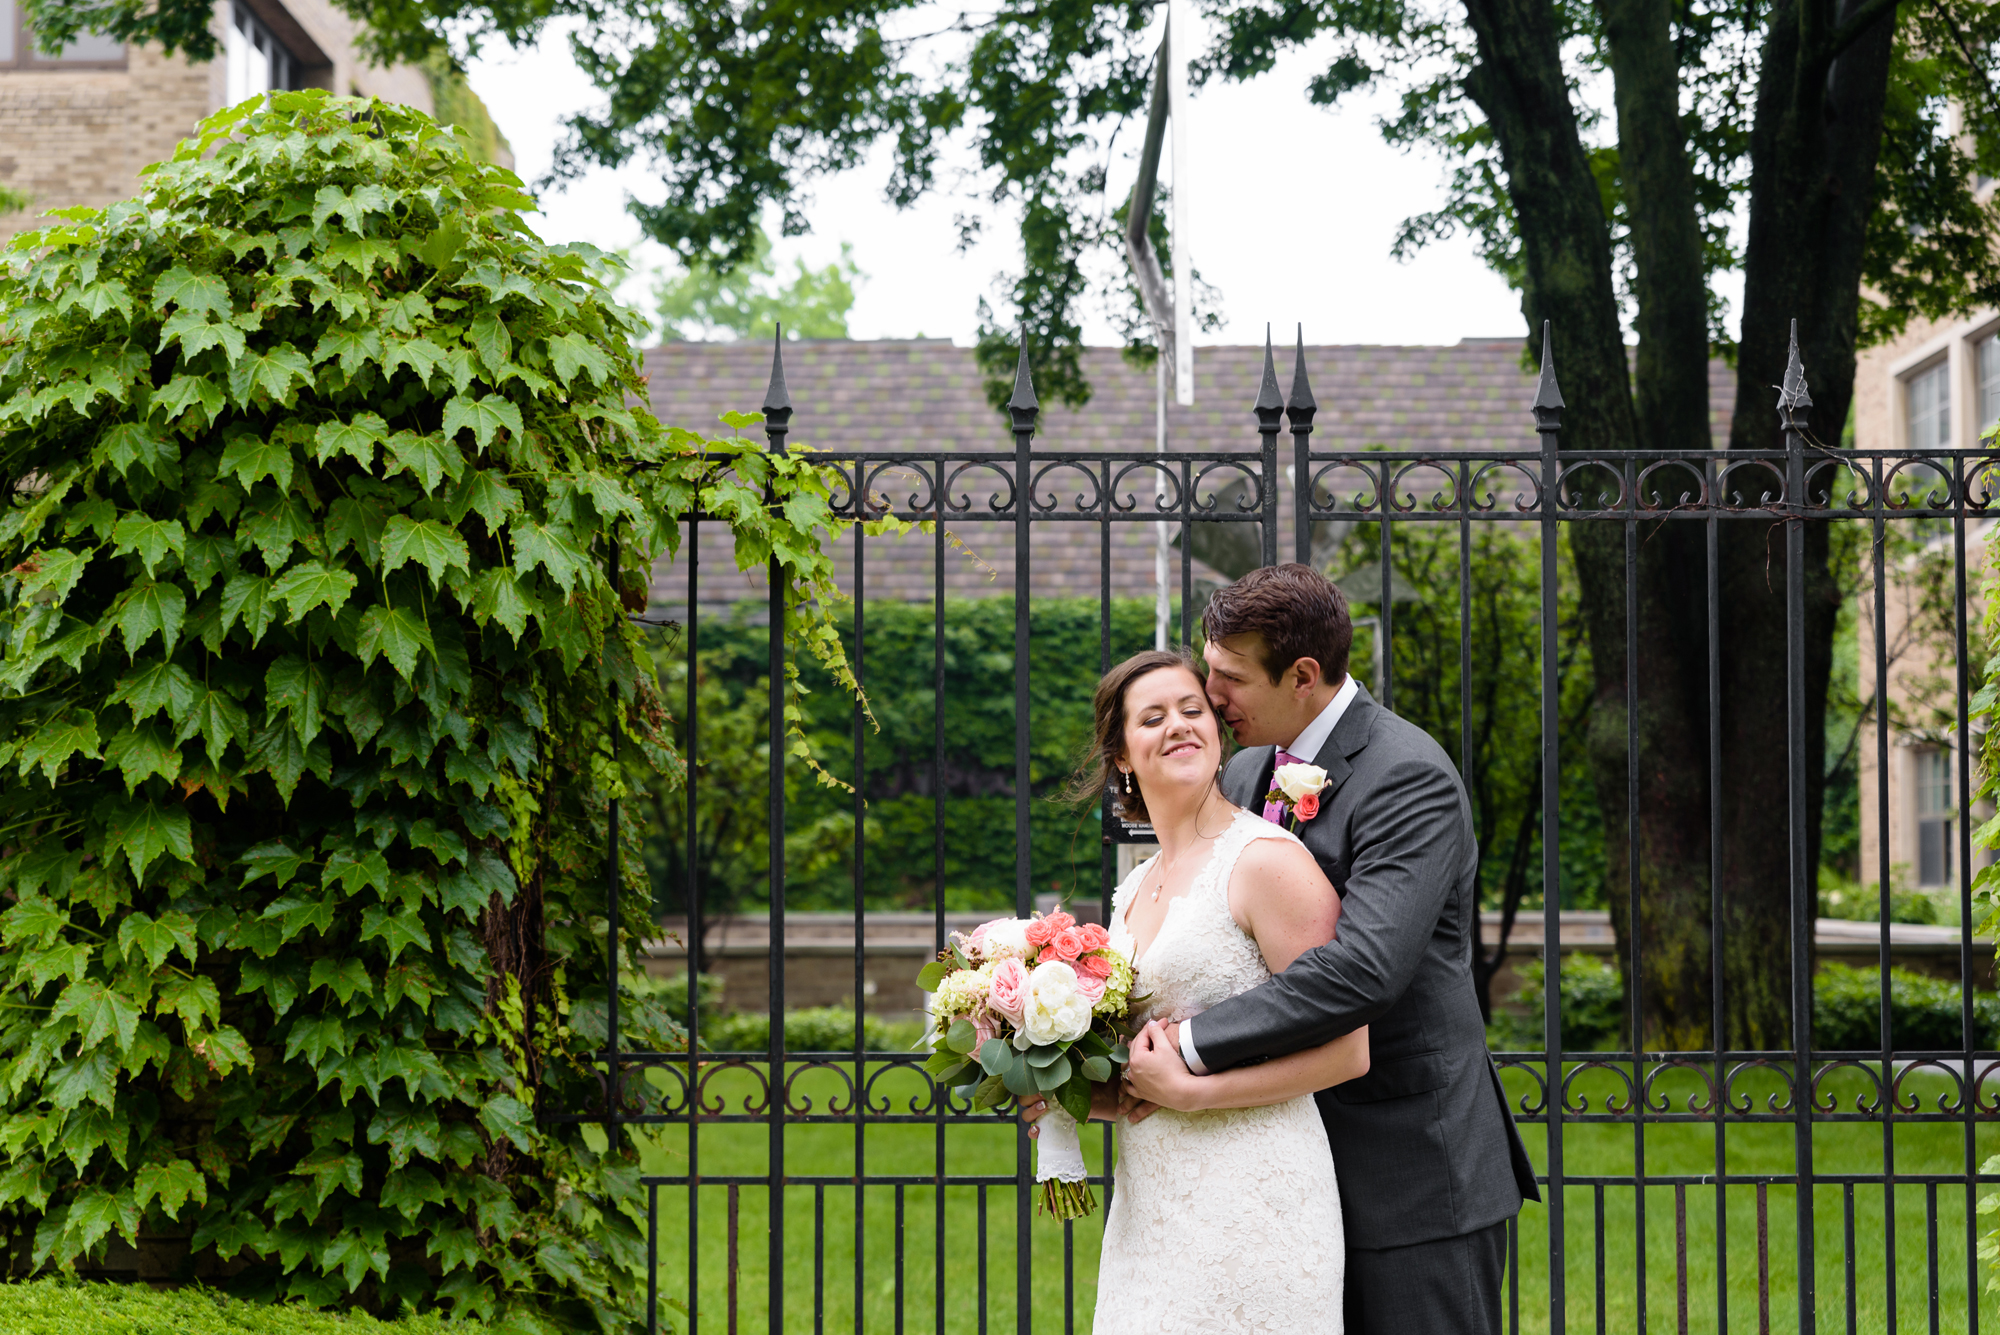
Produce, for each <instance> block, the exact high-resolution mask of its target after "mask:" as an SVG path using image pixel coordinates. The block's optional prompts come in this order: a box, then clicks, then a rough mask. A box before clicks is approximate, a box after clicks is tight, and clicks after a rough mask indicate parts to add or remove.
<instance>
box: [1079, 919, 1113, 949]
mask: <svg viewBox="0 0 2000 1335" xmlns="http://www.w3.org/2000/svg"><path fill="white" fill-rule="evenodd" d="M1076 930H1077V931H1078V932H1081V933H1082V934H1083V948H1084V949H1085V950H1102V949H1104V948H1105V947H1106V946H1108V945H1110V944H1111V933H1109V932H1107V931H1105V930H1104V929H1103V928H1102V927H1100V926H1099V925H1098V924H1096V923H1094V922H1087V923H1085V924H1084V925H1083V926H1081V927H1079V928H1077V929H1076Z"/></svg>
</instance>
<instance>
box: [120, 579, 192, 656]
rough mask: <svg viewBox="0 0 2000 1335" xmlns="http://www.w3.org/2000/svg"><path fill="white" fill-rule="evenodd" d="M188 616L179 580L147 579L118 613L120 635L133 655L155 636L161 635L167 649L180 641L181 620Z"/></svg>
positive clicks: (127, 652)
mask: <svg viewBox="0 0 2000 1335" xmlns="http://www.w3.org/2000/svg"><path fill="white" fill-rule="evenodd" d="M186 620H187V595H186V594H185V593H183V592H181V589H180V586H179V585H177V584H161V583H156V582H154V581H152V580H148V581H146V582H145V583H144V584H141V585H140V586H139V587H138V588H136V589H133V590H131V591H130V592H129V593H127V594H126V596H125V598H124V599H123V604H122V606H121V607H120V609H119V611H118V612H117V614H116V616H115V623H116V625H117V627H118V633H119V635H120V636H121V637H122V638H123V639H124V641H125V653H126V656H127V657H130V656H132V655H134V654H137V653H138V652H139V649H140V647H141V646H143V645H144V644H145V643H146V642H147V641H148V640H150V639H152V638H153V636H155V635H158V636H159V637H160V642H161V644H163V645H165V646H166V650H167V652H168V653H172V652H173V651H174V645H176V644H178V643H179V642H180V638H181V623H182V622H184V621H186Z"/></svg>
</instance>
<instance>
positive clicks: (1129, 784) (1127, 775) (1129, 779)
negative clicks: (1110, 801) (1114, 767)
mask: <svg viewBox="0 0 2000 1335" xmlns="http://www.w3.org/2000/svg"><path fill="white" fill-rule="evenodd" d="M1123 773H1124V775H1125V791H1126V792H1128V793H1129V792H1131V791H1132V771H1131V770H1129V769H1128V770H1125V771H1123Z"/></svg>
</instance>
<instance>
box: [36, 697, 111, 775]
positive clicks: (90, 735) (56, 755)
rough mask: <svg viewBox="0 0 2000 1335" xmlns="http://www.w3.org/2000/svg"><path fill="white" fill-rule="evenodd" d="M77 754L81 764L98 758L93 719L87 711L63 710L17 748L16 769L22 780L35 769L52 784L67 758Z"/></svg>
mask: <svg viewBox="0 0 2000 1335" xmlns="http://www.w3.org/2000/svg"><path fill="white" fill-rule="evenodd" d="M79 753H81V754H82V756H83V758H84V759H85V760H96V759H97V758H98V750H97V716H96V715H95V714H92V713H91V712H90V711H89V710H87V709H68V710H64V711H63V713H62V714H61V715H59V716H58V717H57V718H56V719H55V720H54V721H53V722H50V723H45V724H43V725H42V726H41V727H39V728H37V729H36V730H35V731H34V733H33V734H32V735H31V736H29V737H28V738H27V740H26V741H24V742H23V743H22V744H21V753H20V754H21V760H20V764H19V766H18V769H19V772H20V774H21V775H22V776H23V777H24V778H25V777H26V776H27V773H28V771H29V770H31V769H34V768H35V767H36V766H38V765H39V766H40V767H41V770H42V775H43V777H45V778H46V779H48V781H49V782H50V783H54V782H55V781H56V776H57V775H59V774H61V773H62V769H63V766H65V765H67V764H69V760H70V757H71V756H74V755H77V754H79Z"/></svg>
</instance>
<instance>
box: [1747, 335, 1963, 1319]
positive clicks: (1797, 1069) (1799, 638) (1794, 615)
mask: <svg viewBox="0 0 2000 1335" xmlns="http://www.w3.org/2000/svg"><path fill="white" fill-rule="evenodd" d="M1811 407H1812V398H1811V396H1810V395H1808V394H1807V393H1806V373H1805V368H1804V367H1803V366H1802V365H1800V363H1799V322H1798V321H1797V320H1794V321H1792V342H1791V348H1790V351H1789V354H1788V357H1787V360H1786V364H1785V383H1784V387H1783V388H1782V389H1781V390H1780V391H1779V395H1778V423H1779V425H1780V427H1782V428H1783V430H1784V433H1785V675H1786V682H1787V690H1786V707H1785V744H1786V747H1787V749H1788V751H1789V753H1790V764H1789V765H1788V766H1787V770H1788V772H1789V775H1790V781H1789V783H1788V784H1787V787H1788V788H1789V790H1790V806H1791V872H1792V877H1791V879H1792V1063H1793V1065H1792V1115H1793V1128H1794V1130H1793V1137H1794V1139H1793V1153H1794V1154H1795V1156H1796V1158H1795V1160H1794V1168H1795V1170H1796V1172H1797V1174H1798V1187H1797V1189H1796V1206H1797V1218H1798V1257H1799V1335H1813V1330H1814V1328H1815V1325H1816V1321H1817V1314H1818V1313H1817V1293H1816V1289H1817V1284H1816V1280H1817V1276H1816V1275H1815V1273H1814V1265H1813V1170H1812V1158H1813V1141H1812V1137H1813V1130H1812V1113H1813V1102H1814V1099H1813V1070H1812V1039H1813V1033H1812V995H1813V994H1812V953H1813V924H1814V921H1815V920H1816V919H1817V917H1818V906H1817V903H1816V891H1815V888H1814V887H1815V882H1816V880H1817V869H1816V868H1813V867H1809V866H1807V865H1806V863H1807V858H1808V856H1809V855H1810V848H1809V847H1808V844H1807V840H1806V831H1807V820H1808V812H1807V810H1806V803H1807V800H1808V794H1809V791H1810V790H1809V789H1808V787H1807V784H1806V755H1807V752H1806V688H1805V670H1806V635H1805V614H1806V573H1805V564H1806V521H1805V510H1806V473H1805V447H1806V414H1807V412H1808V410H1809V409H1811ZM1968 985H1969V980H1968Z"/></svg>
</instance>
